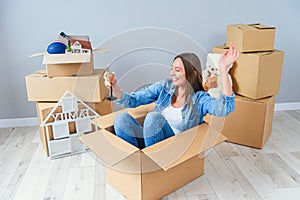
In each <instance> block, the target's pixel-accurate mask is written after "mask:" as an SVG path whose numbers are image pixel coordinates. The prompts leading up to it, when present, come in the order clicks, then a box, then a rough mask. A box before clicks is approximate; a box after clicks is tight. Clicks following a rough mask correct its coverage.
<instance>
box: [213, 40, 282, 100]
mask: <svg viewBox="0 0 300 200" xmlns="http://www.w3.org/2000/svg"><path fill="white" fill-rule="evenodd" d="M226 48H227V47H224V46H220V47H214V48H213V49H212V52H213V53H223V52H224V51H225V49H226ZM283 57H284V52H283V51H279V50H274V51H270V52H258V53H241V54H240V56H239V58H238V59H237V61H236V62H235V63H234V64H233V66H232V68H231V70H230V72H229V73H230V75H231V78H232V81H233V90H234V92H235V93H237V94H240V95H243V96H245V97H249V98H252V99H261V98H265V97H268V96H272V95H276V94H277V93H278V92H279V91H280V81H281V72H282V64H283Z"/></svg>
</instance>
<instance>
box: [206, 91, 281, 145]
mask: <svg viewBox="0 0 300 200" xmlns="http://www.w3.org/2000/svg"><path fill="white" fill-rule="evenodd" d="M274 105H275V96H272V97H268V98H264V99H260V100H253V99H249V98H246V97H242V96H239V95H236V97H235V109H234V111H233V112H232V113H230V114H229V115H228V116H227V117H226V118H225V122H224V127H223V129H222V134H224V136H225V137H227V141H229V142H233V143H236V144H241V145H246V146H250V147H255V148H263V146H264V144H265V143H266V142H267V140H268V138H269V136H270V134H271V133H272V123H273V116H274ZM213 117H214V116H207V117H205V120H206V121H210V120H211V119H212V118H213Z"/></svg>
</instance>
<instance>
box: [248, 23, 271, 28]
mask: <svg viewBox="0 0 300 200" xmlns="http://www.w3.org/2000/svg"><path fill="white" fill-rule="evenodd" d="M249 26H252V27H255V28H257V29H275V27H273V26H266V25H263V24H249Z"/></svg>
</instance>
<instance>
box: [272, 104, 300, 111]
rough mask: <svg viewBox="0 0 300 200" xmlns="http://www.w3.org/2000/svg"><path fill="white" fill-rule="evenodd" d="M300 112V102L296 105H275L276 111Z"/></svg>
mask: <svg viewBox="0 0 300 200" xmlns="http://www.w3.org/2000/svg"><path fill="white" fill-rule="evenodd" d="M282 110H300V102H295V103H275V111H282Z"/></svg>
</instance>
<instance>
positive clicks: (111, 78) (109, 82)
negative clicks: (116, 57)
mask: <svg viewBox="0 0 300 200" xmlns="http://www.w3.org/2000/svg"><path fill="white" fill-rule="evenodd" d="M103 77H104V80H105V81H104V85H105V86H106V87H107V88H110V87H111V86H112V88H113V89H114V88H115V86H116V84H117V79H116V76H115V75H114V74H113V73H112V72H108V71H106V72H105V73H104V75H103Z"/></svg>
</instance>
